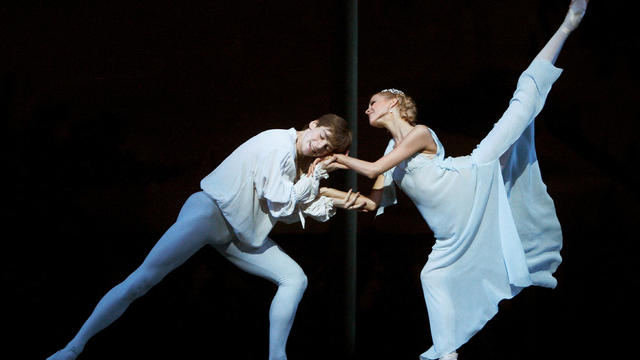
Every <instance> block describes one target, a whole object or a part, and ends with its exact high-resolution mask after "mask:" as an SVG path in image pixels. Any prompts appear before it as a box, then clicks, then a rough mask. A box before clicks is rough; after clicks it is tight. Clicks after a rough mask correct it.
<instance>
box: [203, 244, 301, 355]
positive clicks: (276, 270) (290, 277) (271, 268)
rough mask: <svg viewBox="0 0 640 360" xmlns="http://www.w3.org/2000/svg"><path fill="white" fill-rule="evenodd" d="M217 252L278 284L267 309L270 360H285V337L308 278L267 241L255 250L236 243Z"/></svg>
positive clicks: (242, 267)
mask: <svg viewBox="0 0 640 360" xmlns="http://www.w3.org/2000/svg"><path fill="white" fill-rule="evenodd" d="M216 249H217V250H218V251H219V252H220V253H221V254H222V255H223V256H224V257H226V258H227V259H228V260H229V261H231V262H232V263H233V264H235V265H236V266H238V267H239V268H241V269H242V270H244V271H246V272H248V273H250V274H254V275H257V276H260V277H262V278H265V279H268V280H271V281H272V282H274V283H275V284H276V285H278V290H277V291H276V294H275V296H274V297H273V300H272V301H271V308H270V309H269V360H286V358H287V355H286V345H287V338H288V337H289V332H290V330H291V326H292V325H293V319H294V317H295V315H296V310H297V309H298V303H300V300H301V299H302V295H303V293H304V291H305V289H306V288H307V277H306V275H305V274H304V272H303V271H302V269H301V268H300V266H299V265H298V264H297V263H296V262H295V261H294V260H293V259H291V257H289V255H287V254H286V253H285V252H284V251H282V249H280V248H279V247H278V245H277V244H276V243H274V242H273V241H272V240H271V239H269V238H267V239H266V240H265V243H264V245H263V246H261V247H260V248H258V249H255V248H246V247H244V246H242V244H240V243H237V242H235V241H234V242H231V243H228V244H225V245H217V246H216Z"/></svg>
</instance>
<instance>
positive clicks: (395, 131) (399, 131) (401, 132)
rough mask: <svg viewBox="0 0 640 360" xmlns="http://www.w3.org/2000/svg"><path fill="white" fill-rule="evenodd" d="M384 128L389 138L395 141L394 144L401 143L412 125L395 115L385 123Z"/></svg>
mask: <svg viewBox="0 0 640 360" xmlns="http://www.w3.org/2000/svg"><path fill="white" fill-rule="evenodd" d="M384 127H385V128H386V129H387V131H389V133H390V134H391V137H392V138H393V141H395V143H396V144H399V143H400V142H402V140H404V138H405V136H407V134H408V133H409V132H410V131H411V130H413V125H411V124H409V123H408V122H406V121H404V120H403V119H402V118H400V117H399V116H395V115H393V117H391V118H390V119H389V121H387V122H386V123H385V126H384Z"/></svg>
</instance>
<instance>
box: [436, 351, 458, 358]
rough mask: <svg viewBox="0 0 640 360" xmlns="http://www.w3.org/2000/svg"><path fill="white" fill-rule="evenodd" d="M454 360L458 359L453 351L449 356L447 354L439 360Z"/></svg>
mask: <svg viewBox="0 0 640 360" xmlns="http://www.w3.org/2000/svg"><path fill="white" fill-rule="evenodd" d="M456 359H458V353H457V352H455V351H454V352H452V353H450V354H447V355H445V356H443V357H441V358H440V359H439V360H456Z"/></svg>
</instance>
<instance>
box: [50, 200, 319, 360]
mask: <svg viewBox="0 0 640 360" xmlns="http://www.w3.org/2000/svg"><path fill="white" fill-rule="evenodd" d="M205 245H212V246H213V247H214V248H215V249H216V250H218V252H220V254H222V256H224V257H225V258H226V259H227V260H229V261H231V262H232V263H233V264H235V265H236V266H237V267H239V268H240V269H242V270H244V271H246V272H248V273H250V274H254V275H257V276H260V277H262V278H265V279H268V280H271V281H272V282H274V283H275V284H276V285H278V290H277V291H276V294H275V296H274V297H273V300H272V302H271V308H270V310H269V359H270V360H275V359H278V360H282V359H286V358H287V357H286V353H285V347H286V343H287V338H288V336H289V331H290V330H291V325H292V324H293V319H294V317H295V314H296V309H297V308H298V303H299V302H300V300H301V299H302V294H303V293H304V291H305V289H306V287H307V277H306V276H305V274H304V272H303V271H302V269H301V268H300V266H299V265H298V264H297V263H296V262H295V261H293V259H291V258H290V257H289V256H288V255H287V254H285V253H284V251H282V250H281V249H280V248H279V247H278V246H277V245H276V244H275V243H274V242H273V241H272V240H271V239H269V238H267V239H266V241H265V244H264V245H263V246H262V247H260V248H258V249H256V248H248V247H246V246H243V245H242V244H240V243H238V242H237V240H236V238H235V236H234V235H233V231H232V229H231V227H230V226H229V224H228V223H227V222H226V220H225V219H224V217H223V216H222V214H221V212H220V209H219V208H218V206H217V205H216V204H215V202H214V201H213V199H211V197H209V195H207V194H206V193H204V192H198V193H195V194H193V195H191V196H190V197H189V199H187V201H186V202H185V204H184V205H183V206H182V209H181V210H180V214H179V215H178V219H177V220H176V222H175V224H173V225H172V226H171V227H170V228H169V229H168V230H167V232H166V233H165V234H164V235H163V236H162V237H161V238H160V240H159V241H158V242H157V243H156V245H155V246H154V247H153V249H151V252H149V255H147V257H146V258H145V260H144V261H143V263H142V264H141V265H140V267H138V268H137V269H136V270H135V271H134V272H133V273H132V274H131V275H129V276H128V277H127V278H126V279H125V280H124V281H123V282H121V283H120V284H118V285H116V286H115V287H114V288H112V289H111V290H109V291H108V292H107V293H106V295H104V297H103V298H102V299H101V300H100V301H99V302H98V305H97V306H96V308H95V310H94V311H93V313H92V314H91V316H89V318H88V319H87V321H86V322H85V323H84V324H83V325H82V327H81V328H80V331H78V333H77V334H76V336H75V337H74V338H73V339H72V340H71V342H69V344H68V345H67V346H66V347H65V348H64V349H62V350H60V351H58V352H57V353H55V354H54V355H52V356H51V357H49V358H48V359H47V360H54V359H55V360H70V359H75V358H76V357H77V356H78V354H79V353H80V352H81V351H82V349H83V348H84V346H85V344H86V343H87V341H89V339H90V338H91V337H92V336H93V335H95V334H96V333H97V332H99V331H100V330H102V329H104V328H105V327H107V326H109V325H110V324H111V323H112V322H113V321H115V320H116V319H117V318H118V317H120V315H122V313H124V311H125V310H126V309H127V307H128V306H129V305H130V304H131V303H132V302H133V301H134V300H135V299H137V298H139V297H140V296H142V295H144V294H145V293H146V292H147V291H149V289H151V288H152V287H153V286H154V285H155V284H157V283H158V282H160V280H162V278H164V276H165V275H167V274H168V273H169V272H171V271H172V270H173V269H175V268H176V267H178V266H179V265H180V264H182V263H183V262H184V261H186V260H187V259H188V258H189V257H191V256H192V255H193V254H194V253H195V252H196V251H198V250H199V249H200V248H202V247H203V246H205ZM212 355H215V354H212Z"/></svg>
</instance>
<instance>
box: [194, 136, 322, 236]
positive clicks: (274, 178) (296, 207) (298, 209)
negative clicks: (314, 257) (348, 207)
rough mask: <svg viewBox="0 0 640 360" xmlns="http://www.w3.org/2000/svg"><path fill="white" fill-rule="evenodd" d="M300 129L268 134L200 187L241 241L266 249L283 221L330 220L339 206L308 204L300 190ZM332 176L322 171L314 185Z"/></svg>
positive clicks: (240, 149) (247, 144) (240, 150)
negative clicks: (296, 185)
mask: <svg viewBox="0 0 640 360" xmlns="http://www.w3.org/2000/svg"><path fill="white" fill-rule="evenodd" d="M296 139H297V132H296V129H294V128H291V129H289V130H280V129H277V130H275V129H274V130H267V131H263V132H261V133H260V134H258V135H256V136H254V137H252V138H251V139H249V140H247V141H246V142H245V143H243V144H242V145H240V146H239V147H238V148H237V149H236V150H235V151H233V152H232V153H231V155H229V156H228V157H227V158H226V159H225V160H224V161H223V162H222V163H221V164H220V165H218V167H217V168H216V169H215V170H213V171H212V172H211V173H210V174H209V175H207V176H206V177H205V178H204V179H202V181H201V182H200V187H201V188H202V190H204V191H205V192H206V193H207V194H209V195H210V196H211V197H212V198H213V199H214V200H215V202H216V203H217V204H218V206H219V207H220V210H221V211H222V214H223V215H224V217H225V219H226V220H227V221H228V222H229V224H231V226H232V227H233V229H234V232H235V235H236V236H237V238H238V240H240V241H242V242H243V243H245V244H248V245H251V246H256V247H257V246H260V245H262V243H263V242H264V240H265V238H266V237H267V235H268V234H269V232H270V231H271V229H272V228H273V226H274V225H275V224H276V222H277V221H283V222H286V223H292V222H296V221H298V220H300V221H301V222H302V226H303V227H304V216H311V217H312V218H314V219H316V220H319V221H326V220H328V219H329V218H330V217H331V216H333V214H335V209H334V207H333V202H332V201H331V200H330V199H328V198H326V197H324V196H323V197H320V198H318V199H316V200H314V201H313V202H311V203H307V204H302V202H299V200H298V199H297V198H298V196H297V194H296V192H295V190H294V181H295V179H296ZM325 174H326V173H322V172H321V171H320V172H316V176H315V177H314V181H313V182H311V184H312V186H315V187H316V192H317V186H318V182H319V179H320V178H321V177H325V178H326V175H325Z"/></svg>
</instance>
